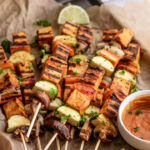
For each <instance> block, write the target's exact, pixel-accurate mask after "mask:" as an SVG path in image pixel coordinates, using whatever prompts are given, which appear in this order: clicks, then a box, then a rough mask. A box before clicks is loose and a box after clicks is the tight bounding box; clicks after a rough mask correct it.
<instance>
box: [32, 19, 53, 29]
mask: <svg viewBox="0 0 150 150" xmlns="http://www.w3.org/2000/svg"><path fill="white" fill-rule="evenodd" d="M33 25H37V26H43V27H48V26H50V25H51V23H50V22H49V21H48V20H46V19H45V20H37V21H35V22H34V23H33Z"/></svg>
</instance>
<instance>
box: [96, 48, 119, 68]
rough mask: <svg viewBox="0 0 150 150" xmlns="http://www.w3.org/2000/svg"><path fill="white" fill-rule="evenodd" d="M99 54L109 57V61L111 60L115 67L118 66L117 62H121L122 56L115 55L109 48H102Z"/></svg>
mask: <svg viewBox="0 0 150 150" xmlns="http://www.w3.org/2000/svg"><path fill="white" fill-rule="evenodd" d="M97 55H98V56H102V57H104V58H106V59H108V60H109V61H111V63H112V64H113V66H114V67H116V66H117V64H118V63H119V61H120V57H119V56H117V55H115V54H114V53H113V52H111V51H109V50H107V49H102V50H99V51H98V52H97Z"/></svg>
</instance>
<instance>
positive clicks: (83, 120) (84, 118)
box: [81, 114, 87, 122]
mask: <svg viewBox="0 0 150 150" xmlns="http://www.w3.org/2000/svg"><path fill="white" fill-rule="evenodd" d="M86 120H87V116H85V115H84V114H83V115H82V116H81V121H82V122H85V121H86Z"/></svg>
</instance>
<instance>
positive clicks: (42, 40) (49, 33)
mask: <svg viewBox="0 0 150 150" xmlns="http://www.w3.org/2000/svg"><path fill="white" fill-rule="evenodd" d="M53 37H54V35H53V29H52V27H43V28H40V29H38V31H37V39H38V46H39V47H44V45H45V44H48V45H51V43H52V40H53Z"/></svg>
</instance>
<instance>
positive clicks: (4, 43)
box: [1, 39, 11, 53]
mask: <svg viewBox="0 0 150 150" xmlns="http://www.w3.org/2000/svg"><path fill="white" fill-rule="evenodd" d="M10 44H11V42H10V41H9V40H7V39H6V40H3V41H2V43H1V46H2V47H3V48H4V50H5V51H6V52H8V53H9V52H10Z"/></svg>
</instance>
